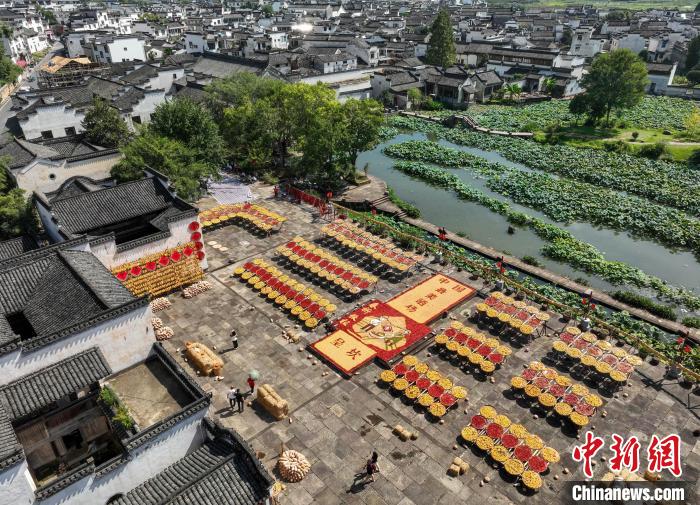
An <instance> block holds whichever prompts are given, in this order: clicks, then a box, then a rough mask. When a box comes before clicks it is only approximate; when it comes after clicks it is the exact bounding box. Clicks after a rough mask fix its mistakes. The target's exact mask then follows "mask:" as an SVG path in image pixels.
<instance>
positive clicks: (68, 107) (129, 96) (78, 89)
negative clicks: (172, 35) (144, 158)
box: [15, 71, 182, 140]
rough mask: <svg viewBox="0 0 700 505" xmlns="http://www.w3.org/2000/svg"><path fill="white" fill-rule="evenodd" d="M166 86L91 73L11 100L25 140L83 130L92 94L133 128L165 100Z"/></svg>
mask: <svg viewBox="0 0 700 505" xmlns="http://www.w3.org/2000/svg"><path fill="white" fill-rule="evenodd" d="M181 74H182V72H179V73H178V72H173V71H170V72H168V73H167V74H165V77H163V76H158V77H156V79H155V80H154V81H153V82H156V83H157V82H160V81H161V80H163V82H166V81H168V79H167V78H166V77H167V76H170V77H171V78H172V76H173V75H181ZM171 82H172V81H169V82H166V84H170V83H171ZM168 88H169V87H168ZM168 90H169V89H168ZM168 90H166V89H164V88H160V89H156V88H152V89H146V88H142V87H139V86H134V85H125V84H123V83H121V82H118V81H112V80H109V79H103V78H101V77H96V76H91V77H89V78H88V79H87V80H86V82H85V83H84V84H80V85H75V86H65V87H59V88H51V89H48V90H39V91H29V92H24V93H20V94H18V95H17V96H16V97H15V102H16V104H17V106H18V107H22V110H20V111H19V112H17V114H16V117H17V120H18V122H19V126H20V128H21V129H22V133H23V134H24V137H25V138H26V139H27V140H32V139H38V138H43V139H51V138H57V137H64V136H67V135H75V134H76V133H81V132H83V131H84V130H83V126H82V121H83V119H84V118H85V112H86V110H87V109H88V108H89V107H90V106H91V105H92V103H93V99H94V97H96V96H98V97H101V98H102V99H104V100H106V101H107V102H108V103H109V104H110V105H111V106H112V107H114V108H115V109H117V110H118V111H119V115H120V116H121V118H122V119H123V120H124V121H125V122H126V124H127V126H128V127H129V128H130V129H132V130H133V129H135V125H137V124H142V123H147V122H148V121H150V118H151V114H152V113H153V112H154V111H155V109H156V107H157V106H158V105H159V104H161V103H163V102H164V101H165V98H166V93H167V91H168Z"/></svg>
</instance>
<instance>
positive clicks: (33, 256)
mask: <svg viewBox="0 0 700 505" xmlns="http://www.w3.org/2000/svg"><path fill="white" fill-rule="evenodd" d="M0 287H1V289H0V354H2V353H3V352H8V351H11V350H12V349H14V348H16V346H17V345H20V343H21V345H22V346H23V347H25V348H30V347H32V346H34V345H35V344H37V343H38V341H39V340H41V338H42V337H48V336H50V335H57V334H59V333H61V335H64V336H67V335H69V334H72V333H73V332H74V331H78V328H82V327H83V326H85V325H86V324H87V325H88V326H89V325H91V324H93V321H94V320H96V319H101V320H104V318H106V317H109V316H110V315H111V316H114V315H116V314H117V313H119V312H120V311H121V310H122V309H124V310H127V309H126V308H127V307H130V306H131V304H134V303H135V302H138V301H139V299H137V298H134V296H133V295H132V294H131V293H130V292H129V290H127V289H126V288H125V287H124V286H123V285H122V284H121V283H120V282H119V281H118V280H117V279H116V278H114V277H113V276H112V275H111V273H110V272H109V271H108V270H107V269H106V268H105V267H104V265H102V263H100V262H99V260H98V259H97V258H95V257H94V256H93V255H92V254H91V253H89V252H85V251H71V250H67V249H65V248H63V249H62V248H61V247H56V246H50V247H47V248H43V249H38V250H35V251H29V252H26V253H24V254H22V255H20V256H17V257H14V258H10V259H5V260H2V261H0ZM19 312H21V313H22V314H23V315H24V318H25V319H26V321H27V322H28V324H29V325H30V326H31V328H32V330H33V332H34V334H35V335H34V336H27V335H24V336H20V335H17V334H15V332H13V331H12V329H11V325H10V323H9V322H8V319H7V317H8V316H12V315H14V314H16V313H19ZM22 337H24V340H21V338H22ZM33 340H37V342H33Z"/></svg>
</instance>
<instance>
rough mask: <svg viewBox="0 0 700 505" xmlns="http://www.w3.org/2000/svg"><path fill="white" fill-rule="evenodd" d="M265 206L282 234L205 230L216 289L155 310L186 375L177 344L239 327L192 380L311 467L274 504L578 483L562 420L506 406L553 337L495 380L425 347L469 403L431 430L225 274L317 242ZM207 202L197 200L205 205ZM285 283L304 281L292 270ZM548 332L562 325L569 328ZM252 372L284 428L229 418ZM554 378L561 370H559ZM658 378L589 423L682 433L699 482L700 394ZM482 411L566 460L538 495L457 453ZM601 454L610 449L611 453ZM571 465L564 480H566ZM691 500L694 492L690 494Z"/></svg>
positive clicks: (252, 409)
mask: <svg viewBox="0 0 700 505" xmlns="http://www.w3.org/2000/svg"><path fill="white" fill-rule="evenodd" d="M259 203H260V204H262V205H264V206H267V207H268V208H270V209H272V210H274V211H276V212H279V213H281V214H283V215H285V216H287V217H288V218H289V220H288V221H287V222H286V223H285V224H284V226H283V228H282V231H281V232H280V233H279V234H276V235H273V236H271V237H269V238H263V237H258V236H254V235H252V234H251V233H249V232H248V231H246V230H244V229H242V228H239V227H237V226H235V225H231V226H228V227H225V228H221V229H218V230H214V231H211V232H207V233H206V234H205V237H204V240H205V242H208V241H211V240H215V241H217V242H219V243H221V244H224V245H226V246H227V247H228V248H229V249H228V251H226V253H222V252H220V251H218V250H215V249H213V248H209V249H208V250H207V257H208V259H209V264H210V272H209V273H208V274H207V280H209V281H210V282H212V284H213V289H212V290H210V291H208V292H206V293H204V294H201V295H199V296H197V297H195V298H193V299H190V300H185V299H183V298H181V297H180V296H178V295H177V294H173V295H171V296H170V297H169V298H170V300H171V301H172V303H173V306H172V307H171V308H170V309H168V310H166V311H162V312H159V313H158V317H161V318H162V319H163V321H164V322H165V324H167V325H169V326H171V327H172V328H173V329H174V331H175V336H174V338H173V339H172V340H170V341H169V342H167V343H166V348H167V349H168V351H169V352H171V353H172V354H173V356H174V357H175V358H176V359H177V360H178V362H179V363H180V364H181V366H182V367H183V368H184V369H185V370H186V371H188V372H189V373H191V374H192V375H193V376H194V375H195V371H194V370H193V368H192V367H191V366H190V365H189V363H187V362H186V361H185V360H184V358H183V356H182V354H181V350H182V349H183V348H184V342H185V341H187V340H196V341H201V342H204V343H205V344H207V345H209V346H210V347H212V348H216V349H217V350H219V351H222V350H226V349H227V348H228V347H229V342H228V334H229V332H230V329H231V328H236V330H237V331H238V334H239V341H240V347H239V349H238V350H236V351H228V352H225V353H224V354H223V359H224V363H225V365H224V380H223V381H215V380H214V379H213V378H210V377H199V376H198V377H196V380H197V381H198V382H199V383H200V384H201V385H202V386H203V387H204V388H205V389H208V390H210V391H212V393H213V406H212V411H211V413H212V415H215V416H217V417H218V418H219V419H220V420H221V421H222V423H223V424H224V425H226V426H230V427H232V428H234V429H236V430H237V431H238V432H239V433H241V435H242V436H243V437H244V438H245V439H246V440H248V441H250V442H251V444H252V446H253V448H254V450H256V451H258V452H259V453H260V454H261V459H262V461H263V462H264V464H266V465H267V466H268V467H269V468H270V469H271V470H272V469H273V468H274V465H275V463H276V460H277V456H278V454H279V452H280V449H281V447H282V444H285V446H286V447H288V448H292V449H296V450H299V451H301V452H302V453H304V455H306V457H307V458H308V459H309V461H310V462H311V464H312V467H311V472H310V474H309V475H308V476H307V477H306V478H305V479H304V480H303V481H302V482H300V483H296V484H287V489H286V490H285V491H284V493H283V495H282V499H281V503H283V504H290V505H305V504H310V503H314V504H330V505H337V504H340V503H361V504H400V505H411V504H416V505H431V504H438V503H440V504H442V503H448V504H456V503H478V502H480V501H482V502H489V503H494V504H509V503H537V504H539V503H545V504H552V503H562V501H563V499H564V496H563V494H562V493H563V486H564V483H565V481H566V480H570V479H574V480H576V479H581V478H582V475H581V472H580V470H579V465H578V464H576V463H574V462H573V461H572V459H571V456H570V454H571V449H572V447H573V446H574V445H575V444H577V443H579V441H578V440H577V439H576V438H575V437H574V436H572V434H570V433H568V432H566V431H565V430H562V428H561V427H559V426H557V425H556V424H554V423H550V422H548V421H546V420H544V419H541V418H537V419H535V418H534V417H533V412H532V411H531V410H529V409H528V408H526V407H523V406H521V404H520V403H518V402H517V401H515V400H513V399H512V397H511V396H510V393H509V381H510V378H511V377H512V376H513V375H515V374H518V373H520V371H521V370H522V368H523V365H524V364H526V363H527V362H529V361H531V360H540V359H543V358H545V356H546V355H547V351H548V350H549V349H550V348H551V345H552V342H553V339H552V338H548V337H541V338H539V339H537V340H536V341H535V342H534V343H532V344H531V345H529V346H520V345H516V344H513V343H511V342H507V341H504V342H503V343H505V344H507V345H511V346H512V348H513V351H514V354H513V355H512V356H511V358H510V359H509V361H508V362H507V363H506V364H505V365H504V366H503V367H502V368H501V369H499V370H497V371H496V372H495V373H494V374H493V376H494V379H495V382H494V383H491V382H489V381H488V380H484V379H483V378H482V377H481V376H479V375H475V374H473V373H471V372H470V370H468V369H466V370H465V369H462V368H459V367H457V366H455V365H454V364H453V363H452V362H450V361H446V360H444V359H442V358H441V357H439V356H437V355H436V354H435V353H434V351H433V350H432V349H431V348H428V349H425V350H423V351H421V352H419V353H418V356H419V358H420V359H422V360H425V361H426V362H427V363H428V364H429V365H430V366H431V367H433V368H436V369H437V370H439V371H440V372H441V373H443V374H445V375H447V376H449V377H451V378H452V379H453V380H454V381H455V382H456V383H458V384H461V385H464V386H466V387H467V388H468V390H469V401H467V402H464V403H462V404H461V405H459V407H458V408H456V409H455V410H453V411H451V412H449V413H448V414H447V415H446V416H445V423H444V424H439V423H436V422H433V421H431V420H430V419H429V418H428V417H426V415H425V414H424V413H423V411H421V410H420V409H417V408H415V407H413V406H411V405H408V404H406V403H404V402H403V401H402V400H401V399H400V398H398V397H395V396H394V395H392V394H391V393H390V392H389V391H387V390H385V389H383V388H380V387H379V386H378V385H377V384H376V383H375V379H376V377H377V376H378V374H379V372H380V371H381V369H380V368H379V367H378V366H377V365H375V364H369V365H367V366H366V367H365V368H363V369H362V370H361V371H360V372H359V374H358V375H355V376H353V377H352V378H351V379H350V380H346V379H343V378H341V377H340V376H339V375H337V374H336V373H335V372H334V371H333V370H332V369H331V368H329V367H327V366H326V365H325V364H323V363H321V362H320V361H319V360H318V359H317V358H316V357H315V356H313V355H311V354H309V353H308V352H307V351H306V349H305V346H306V345H307V344H309V343H311V342H313V341H315V340H316V339H318V338H320V336H322V335H323V334H324V331H323V329H322V328H317V329H316V330H315V331H313V332H306V331H303V330H301V329H300V328H299V327H298V325H296V324H295V322H294V321H293V320H291V319H289V318H288V317H286V316H285V314H284V313H283V312H282V311H280V310H278V309H277V308H276V307H275V306H273V305H271V304H270V303H268V302H267V301H265V300H263V299H262V298H260V297H259V296H257V295H255V294H254V292H253V291H252V290H250V289H249V288H248V287H247V285H245V284H242V283H241V282H240V281H239V280H237V279H235V278H232V277H231V273H232V271H233V269H234V268H235V267H236V266H238V265H240V264H241V263H242V262H244V261H246V260H248V259H250V258H253V257H264V258H266V259H267V260H272V259H273V258H274V250H275V247H276V246H278V245H279V244H282V243H284V242H286V241H288V240H289V238H290V237H293V236H294V235H296V234H301V235H303V236H304V237H305V238H307V239H309V240H312V239H314V238H316V237H318V236H319V234H320V230H319V228H320V226H321V225H322V223H320V222H315V221H314V217H313V215H312V214H311V213H310V208H308V207H300V206H294V205H291V204H288V203H286V202H281V201H273V200H262V201H259ZM208 205H210V204H209V203H207V202H203V205H202V207H206V206H208ZM230 262H233V263H230ZM434 270H435V265H434V264H431V263H426V264H424V265H422V266H421V268H420V270H419V271H418V272H416V273H415V274H414V275H413V276H412V277H411V278H409V279H407V282H402V283H399V284H391V283H389V282H387V281H381V282H380V284H379V287H378V292H377V293H375V294H374V295H373V296H375V297H377V298H379V299H382V300H387V299H389V298H390V297H392V296H393V295H394V294H396V293H398V292H400V291H402V290H404V289H406V288H407V287H409V286H412V285H414V284H416V283H417V282H419V281H420V280H422V279H423V278H426V277H428V276H429V275H431V274H432V272H433V271H434ZM446 273H448V274H449V275H452V276H454V277H455V278H457V279H458V280H460V281H462V282H466V283H468V284H471V285H472V286H474V287H476V288H482V287H483V286H482V284H481V283H480V282H479V281H475V280H471V279H469V278H468V277H467V276H466V274H465V272H458V271H455V270H453V269H451V268H448V269H447V270H446ZM290 276H291V277H293V278H295V279H297V280H301V279H300V278H298V276H296V275H294V274H290ZM306 283H307V284H308V281H306ZM318 289H320V288H318ZM324 295H325V296H327V297H329V298H330V299H331V300H332V301H333V303H336V304H337V305H338V313H339V314H343V313H345V312H347V311H349V310H350V309H351V308H353V307H355V306H356V305H357V303H360V302H363V301H365V300H367V299H369V298H370V297H369V296H367V297H365V298H363V299H362V300H361V301H360V302H357V303H351V304H350V303H346V302H344V301H342V300H339V299H337V298H336V297H334V296H333V295H331V294H330V293H327V292H324ZM478 300H479V299H478V298H474V299H472V300H471V301H469V302H467V303H466V304H464V305H462V306H459V307H457V308H455V309H454V310H452V311H451V313H450V318H455V319H458V320H460V321H464V320H465V318H466V316H467V315H468V314H469V312H470V310H471V307H472V306H473V305H474V304H475V303H476V302H477V301H478ZM448 322H449V320H438V321H437V322H436V323H434V324H433V325H432V327H433V329H434V330H436V331H437V330H438V329H439V328H441V327H444V326H445V325H446V324H447V323H448ZM555 324H556V325H558V326H561V325H562V324H563V323H555ZM284 330H290V331H294V332H298V333H299V334H300V335H301V341H300V342H299V343H297V344H292V343H289V342H288V341H287V340H286V339H285V338H284V337H283V336H282V334H283V331H284ZM482 331H483V330H482ZM252 368H255V369H257V370H260V371H261V373H262V378H261V381H260V383H270V384H272V385H273V386H274V387H275V389H276V390H277V391H278V392H279V394H280V395H281V396H282V397H283V398H285V399H287V400H288V402H289V405H290V420H284V421H275V420H274V419H273V418H271V417H270V416H269V415H268V414H267V413H265V412H264V411H262V410H261V409H260V408H258V407H257V406H256V405H255V404H253V405H252V406H248V407H246V409H245V411H244V412H243V413H242V414H238V413H232V412H230V411H229V409H228V402H227V400H226V397H225V392H226V390H228V388H229V386H230V385H235V386H239V387H243V388H245V379H246V377H247V373H248V371H249V370H250V369H252ZM560 372H561V373H567V371H566V370H560ZM662 374H663V370H662V369H661V368H660V367H653V366H651V365H649V364H648V363H645V364H643V365H642V366H641V367H639V369H638V372H637V373H635V374H634V376H633V378H632V380H631V381H630V385H629V387H627V388H625V389H624V391H622V392H620V394H617V395H615V396H607V397H604V399H605V401H606V405H605V406H604V410H605V411H606V412H607V417H606V418H602V417H600V415H598V416H596V417H595V418H594V420H593V423H592V424H593V426H592V427H591V428H594V429H595V433H596V434H598V435H600V436H606V437H608V441H609V440H610V439H609V436H610V434H612V433H613V432H618V433H623V434H625V435H629V434H635V435H638V436H639V437H640V439H641V442H642V446H643V447H646V445H645V444H646V443H647V442H648V440H649V437H650V436H651V435H652V434H658V435H660V436H664V435H666V434H669V433H679V434H680V435H681V437H682V452H683V471H684V473H683V479H684V480H686V481H689V482H697V480H698V478H699V477H700V443H699V442H698V439H697V438H696V437H695V436H694V435H693V430H695V429H697V428H698V415H697V412H698V410H689V409H687V408H686V407H685V402H686V401H688V400H690V401H692V402H693V403H695V404H699V403H700V396H695V395H689V391H688V390H686V389H683V388H682V387H681V386H680V385H679V384H678V382H677V381H669V380H664V379H662ZM486 403H491V404H493V405H495V406H496V407H497V408H498V410H499V411H502V412H504V413H507V414H508V415H509V416H510V417H511V418H512V419H513V420H515V421H517V422H520V423H522V424H524V425H525V426H526V427H527V428H528V429H529V430H531V431H532V432H534V433H537V434H539V435H540V436H541V437H542V438H543V439H544V440H545V441H546V443H548V444H550V445H552V446H553V447H555V448H556V449H557V450H559V451H560V452H561V454H562V461H561V462H560V463H558V464H557V465H555V466H554V467H553V468H552V470H551V471H550V473H549V475H547V476H546V477H545V479H544V481H545V486H544V487H543V489H542V490H541V491H540V492H539V493H538V494H536V495H534V496H526V495H524V494H522V493H521V492H520V491H519V489H518V488H516V487H514V486H513V485H512V484H511V483H508V482H506V481H505V480H504V479H503V478H502V477H501V476H500V474H499V472H498V470H497V469H495V468H493V467H492V466H491V465H490V464H489V463H488V461H487V460H485V459H484V458H482V457H481V456H480V455H478V454H476V453H475V452H473V451H472V450H471V449H467V448H465V447H463V446H461V445H458V446H457V448H456V449H453V446H455V442H456V440H457V436H458V434H459V432H460V430H461V428H462V427H463V426H465V425H466V424H467V422H468V420H469V418H470V417H471V415H473V414H474V413H475V412H476V410H477V409H478V407H479V406H481V405H483V404H486ZM397 423H400V424H402V425H403V426H404V427H406V428H407V429H409V430H411V431H415V432H416V433H417V434H418V438H417V440H415V441H409V442H402V441H400V440H399V439H398V438H397V437H396V436H394V435H393V434H392V432H391V431H392V428H393V426H394V425H395V424H397ZM372 450H376V451H378V452H379V454H380V458H379V465H380V468H381V474H380V475H379V477H378V478H377V481H376V482H374V483H372V484H369V485H366V486H354V487H353V486H352V483H353V480H354V477H355V474H356V473H357V472H358V471H359V470H361V469H362V468H363V466H364V463H365V461H366V459H367V458H368V457H369V455H370V453H371V451H372ZM458 455H459V456H461V457H462V458H463V459H464V460H465V461H467V462H468V463H469V464H470V466H471V469H470V470H469V472H467V474H465V475H463V476H461V477H449V476H448V475H447V474H446V471H447V468H448V466H449V464H450V462H451V460H452V459H453V458H454V457H455V456H458ZM605 456H607V457H609V456H610V455H609V454H608V453H607V452H606V453H605ZM604 467H605V463H603V462H601V461H600V460H598V461H597V464H596V466H595V468H594V470H595V474H596V477H598V478H600V477H601V476H602V475H603V473H605V471H606V469H605V468H604ZM565 468H567V469H569V470H570V471H571V472H570V473H567V474H565V473H564V469H565ZM484 477H488V478H489V482H488V483H483V479H484ZM693 492H694V493H697V491H693ZM695 498H697V494H695V495H694V496H693V499H695ZM688 503H693V501H692V500H690V501H689V502H688ZM695 503H697V500H696V501H695Z"/></svg>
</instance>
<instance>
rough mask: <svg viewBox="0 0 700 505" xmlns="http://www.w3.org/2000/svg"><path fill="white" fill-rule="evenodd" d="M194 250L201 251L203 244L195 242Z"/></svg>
mask: <svg viewBox="0 0 700 505" xmlns="http://www.w3.org/2000/svg"><path fill="white" fill-rule="evenodd" d="M194 248H195V249H197V250H198V251H201V250H202V249H204V244H202V243H201V242H195V243H194Z"/></svg>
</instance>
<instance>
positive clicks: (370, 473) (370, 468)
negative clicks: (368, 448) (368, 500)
mask: <svg viewBox="0 0 700 505" xmlns="http://www.w3.org/2000/svg"><path fill="white" fill-rule="evenodd" d="M378 460H379V454H377V451H373V452H372V457H371V458H370V459H368V460H367V469H366V470H367V477H369V480H370V482H374V474H375V473H379V465H378V464H377V461H378Z"/></svg>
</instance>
